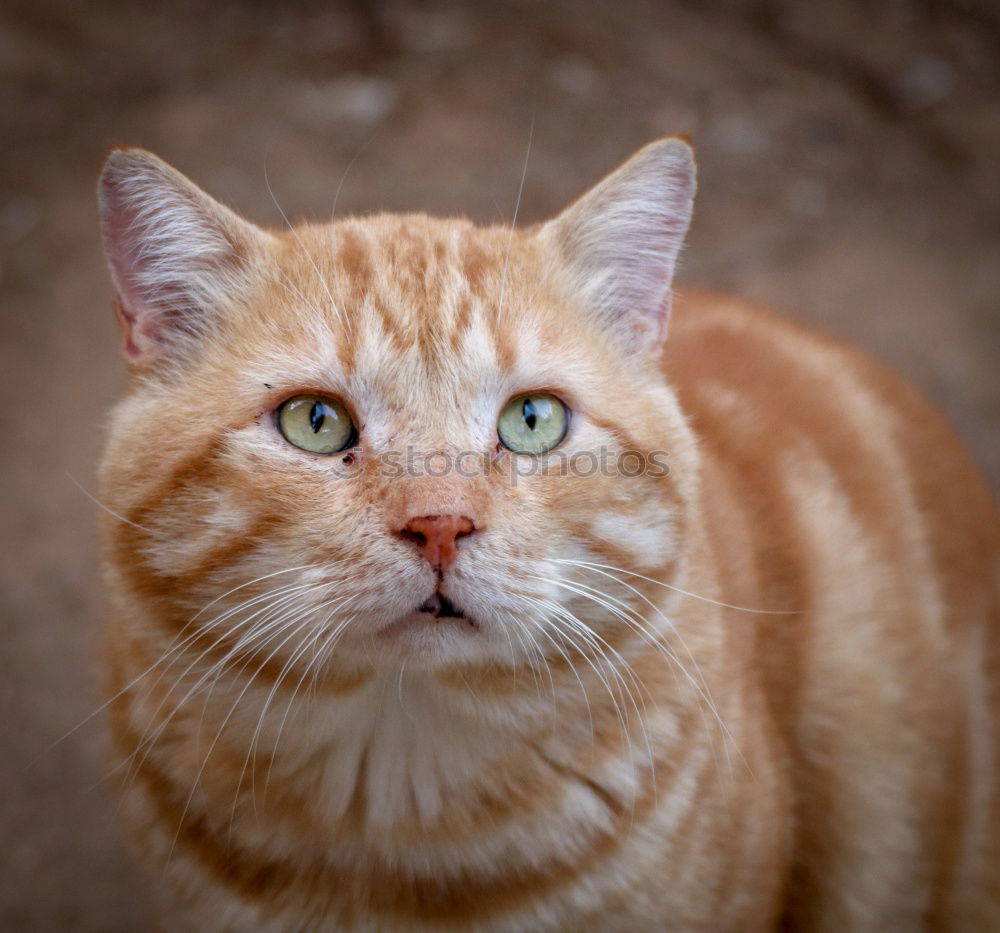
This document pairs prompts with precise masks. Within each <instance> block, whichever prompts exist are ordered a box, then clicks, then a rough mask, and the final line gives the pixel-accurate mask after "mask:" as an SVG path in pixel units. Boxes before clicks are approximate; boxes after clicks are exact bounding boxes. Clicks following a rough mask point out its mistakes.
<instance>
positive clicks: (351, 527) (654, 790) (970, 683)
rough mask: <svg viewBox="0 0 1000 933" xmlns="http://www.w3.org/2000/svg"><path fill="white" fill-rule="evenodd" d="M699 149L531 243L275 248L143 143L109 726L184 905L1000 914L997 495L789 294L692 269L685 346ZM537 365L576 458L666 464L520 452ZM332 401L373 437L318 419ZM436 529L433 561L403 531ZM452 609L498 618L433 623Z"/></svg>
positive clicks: (669, 158)
mask: <svg viewBox="0 0 1000 933" xmlns="http://www.w3.org/2000/svg"><path fill="white" fill-rule="evenodd" d="M686 151H687V150H686V147H684V146H682V144H680V143H676V142H670V141H667V142H665V143H659V144H654V146H651V147H648V148H647V149H646V150H644V151H643V153H640V154H639V156H637V157H636V158H635V159H634V160H633V161H632V162H630V163H628V165H626V166H625V168H623V169H622V170H621V171H620V172H619V173H617V174H616V175H614V176H612V177H611V179H609V180H608V181H607V182H605V183H602V185H601V186H599V187H598V188H596V189H595V190H594V191H593V192H592V193H591V194H590V195H588V196H585V198H584V199H582V200H581V202H579V204H578V205H576V206H574V207H573V208H571V209H570V210H569V211H568V212H567V214H566V215H564V216H563V217H562V218H560V219H557V220H556V221H554V222H552V223H551V224H549V225H543V226H542V227H540V228H535V229H532V230H528V231H517V230H510V229H507V228H486V229H482V228H478V227H475V226H473V225H471V224H469V223H467V222H465V221H459V220H436V219H431V218H428V217H424V216H407V217H397V216H390V215H383V216H376V217H370V218H364V219H349V220H344V221H338V222H336V223H331V224H328V225H305V226H300V227H297V228H295V229H294V230H291V231H289V232H286V233H265V232H263V231H260V230H257V229H256V228H254V227H251V226H250V225H249V224H246V223H245V222H243V221H241V220H239V218H237V217H236V216H235V215H233V214H230V213H229V212H227V211H224V210H223V209H222V208H219V207H218V206H217V205H214V204H213V203H212V202H210V200H209V199H208V198H207V196H205V195H203V194H201V193H200V192H197V189H194V188H193V186H190V183H188V182H186V180H184V179H183V178H182V177H181V176H178V175H176V173H173V172H172V170H170V169H168V168H167V167H166V166H163V164H162V163H159V162H158V160H155V158H154V157H152V156H149V155H148V154H142V153H138V152H136V151H128V150H127V151H124V152H122V153H118V154H114V155H113V156H112V157H111V160H110V161H109V165H108V167H107V168H106V170H105V175H104V182H103V187H102V211H103V215H104V221H105V238H106V246H107V248H108V254H109V259H110V261H111V265H112V271H113V273H114V274H115V276H116V281H117V283H118V286H119V291H120V293H121V294H122V300H123V301H124V302H125V303H126V305H127V306H128V308H127V311H126V310H122V311H120V312H119V318H120V321H121V323H122V326H123V329H124V330H125V348H126V355H127V356H128V357H129V359H130V362H131V364H132V368H133V385H132V388H131V391H130V393H129V395H128V397H127V398H126V399H125V400H124V401H123V402H122V403H121V404H120V405H119V407H118V408H117V410H116V412H115V415H114V418H113V422H112V428H111V436H110V441H109V446H108V450H107V455H106V457H105V461H104V466H103V496H104V501H105V502H106V503H107V504H108V507H109V509H110V510H111V511H112V513H113V514H114V516H115V517H110V516H109V517H108V519H107V521H106V523H105V525H106V527H105V534H106V544H107V548H106V553H107V560H106V565H105V566H106V581H107V587H108V591H109V594H110V597H111V603H112V613H111V618H110V621H109V626H108V638H107V657H108V670H109V678H108V682H109V689H110V690H111V691H112V694H113V695H114V697H115V699H114V702H113V704H112V707H111V717H110V718H111V727H112V734H113V736H114V739H115V747H116V750H117V753H118V755H119V756H120V759H121V770H122V774H123V777H124V778H125V780H124V789H123V800H124V805H125V812H126V815H127V819H128V823H129V826H130V827H131V829H132V833H133V836H134V838H135V840H136V842H137V845H138V846H139V848H140V849H142V850H143V852H144V853H145V855H146V857H147V859H148V860H149V863H150V864H151V865H153V866H155V867H156V868H157V870H158V871H159V872H160V880H161V881H162V882H163V888H164V891H165V892H166V893H165V894H164V923H165V924H166V925H167V926H168V927H169V928H171V929H205V928H208V927H211V928H212V929H231V930H246V929H260V930H293V929H310V930H312V929H315V930H346V929H358V930H393V931H396V930H438V929H475V930H498V931H499V930H510V931H518V930H527V929H530V930H543V929H546V930H601V931H606V930H622V931H635V930H655V929H671V930H733V931H737V930H738V931H746V930H765V929H773V928H776V927H779V926H781V927H783V928H795V929H810V930H846V929H851V930H861V929H872V930H875V929H879V930H881V929H945V928H948V929H962V930H966V929H986V928H990V927H996V926H997V925H1000V843H998V841H997V839H996V835H995V833H993V832H991V827H995V826H996V825H998V821H1000V759H998V757H997V756H998V752H1000V725H998V723H1000V719H998V712H1000V697H998V690H1000V648H998V639H997V631H998V624H1000V620H998V600H997V585H996V559H997V553H998V540H997V538H998V534H997V522H996V512H995V507H994V504H993V502H992V500H991V498H990V496H989V493H988V492H987V490H986V489H985V487H984V485H983V483H982V481H981V479H980V478H979V477H978V475H977V473H976V471H975V469H974V467H973V466H972V465H971V463H970V462H969V461H968V458H967V457H966V455H965V454H964V452H963V451H962V450H961V448H960V446H959V445H958V443H957V442H956V441H955V439H954V438H953V436H952V434H951V432H950V431H949V429H948V428H947V427H946V426H945V425H944V424H943V423H942V422H941V421H940V419H939V418H938V416H937V415H936V414H935V413H934V412H933V411H931V410H930V409H929V408H928V406H927V405H926V404H925V403H924V402H923V401H921V400H920V399H919V398H918V397H917V396H916V395H915V393H914V392H913V391H912V390H910V389H909V388H908V387H907V386H905V385H904V384H902V383H901V382H900V381H899V380H898V379H896V378H895V377H893V376H892V375H890V374H887V373H886V372H885V371H884V370H882V369H880V368H879V367H878V366H877V365H876V364H875V363H873V362H872V361H871V360H869V359H868V358H866V357H865V356H864V355H862V354H861V353H859V352H857V351H855V350H852V349H850V348H848V347H845V346H843V345H841V344H839V343H837V342H835V341H833V340H830V339H828V338H825V337H821V336H817V335H815V334H813V333H810V332H808V331H806V330H803V329H801V328H799V327H797V326H796V325H794V324H792V323H790V322H788V321H786V320H784V319H782V318H780V317H778V316H776V315H774V314H772V313H770V312H767V311H763V310H759V309H756V308H752V307H749V306H746V305H744V304H740V303H738V302H735V301H732V300H729V299H724V298H720V297H716V296H712V295H686V296H682V297H681V298H680V299H678V300H677V301H676V302H675V306H674V309H673V312H672V314H671V317H670V321H669V335H668V337H667V340H666V350H665V353H663V355H662V358H661V357H660V353H659V340H660V338H661V337H662V334H663V331H664V329H665V327H666V316H665V310H664V309H665V308H666V307H667V301H668V294H667V293H666V292H664V291H663V288H664V287H665V288H669V280H670V276H671V274H672V271H673V263H674V260H675V258H676V249H677V248H678V247H679V244H680V238H681V237H682V236H683V230H684V228H685V227H686V222H687V221H686V215H685V214H684V212H685V211H686V210H689V205H690V195H691V193H692V192H693V176H689V174H687V173H688V166H689V161H690V157H689V156H688V155H687V154H686ZM657 173H658V174H657ZM653 175H656V178H655V179H654V178H653V177H652V176H653ZM654 181H655V182H656V184H662V185H666V186H667V187H668V188H669V189H670V191H671V192H673V194H672V195H671V197H669V198H667V199H666V200H665V206H661V207H657V206H656V205H655V204H654V205H653V207H651V208H648V212H647V214H648V216H646V220H645V221H644V222H645V223H646V224H647V226H646V227H645V228H644V229H643V230H640V231H638V232H636V231H634V230H633V227H634V225H635V224H636V223H637V222H638V221H636V220H635V216H637V213H636V210H634V209H633V208H634V207H635V204H639V203H640V201H641V204H640V207H641V208H642V210H646V209H647V207H648V204H647V203H646V201H645V200H642V199H646V198H652V199H653V200H654V201H655V197H654V195H651V194H649V193H648V192H649V191H652V190H654V189H655V185H654V184H653V182H654ZM622 198H625V201H624V206H623V202H622ZM629 199H631V200H629ZM622 206H623V209H622V210H621V211H620V213H619V214H617V215H615V213H614V212H615V210H616V209H617V208H618V207H622ZM642 210H639V211H638V213H640V214H641V213H642ZM609 217H613V218H614V223H613V224H612V222H611V221H610V220H608V218H609ZM607 225H610V227H608V226H607ZM192 229H194V230H195V232H196V233H197V237H196V239H197V242H198V244H200V245H199V247H198V251H197V252H195V251H194V250H193V249H188V251H187V253H185V249H186V247H185V243H188V242H189V241H190V237H191V230H192ZM608 229H610V230H611V233H612V234H613V235H611V236H608V237H607V238H606V239H603V240H602V237H604V236H605V234H606V233H607V232H608ZM633 233H635V238H634V239H633V240H629V237H630V236H631V235H632V234H633ZM129 237H131V238H133V239H135V240H138V242H140V243H143V242H144V243H145V244H146V250H145V252H141V251H140V252H135V251H134V250H130V249H129V248H128V247H129V246H130V240H129ZM143 238H145V239H143ZM657 238H662V239H663V240H664V242H667V243H669V247H668V248H667V247H665V248H664V249H663V250H661V251H659V252H658V249H659V248H658V247H657V245H656V244H657V242H658V239H657ZM595 243H596V244H597V245H596V246H595ZM621 243H623V244H624V246H623V247H622V251H621V252H620V253H616V252H615V250H616V249H617V248H618V246H619V245H620V244H621ZM131 245H134V244H131ZM625 247H627V248H628V249H625ZM598 253H599V254H600V256H601V261H602V262H603V261H609V262H610V261H618V262H621V263H625V265H622V266H621V267H620V270H619V271H620V272H621V275H620V276H619V277H617V278H616V277H614V276H611V277H609V276H607V275H605V274H604V272H603V270H596V271H595V270H594V268H593V266H592V265H586V263H592V262H593V261H594V259H593V257H594V256H595V255H597V254H598ZM636 256H640V257H643V256H648V259H643V260H642V262H641V263H639V264H638V265H637V264H636V263H637V261H636V260H635V257H636ZM136 257H139V258H136ZM581 257H583V258H581ZM609 257H610V258H609ZM585 260H586V263H585ZM142 263H146V265H142ZM648 268H654V269H655V270H656V274H655V275H653V274H652V273H649V274H648V275H647V271H648ZM588 276H590V278H588ZM144 277H145V278H144ZM189 282H194V283H195V284H192V285H191V287H190V289H188V287H187V283H189ZM664 283H665V285H664ZM195 285H196V286H197V287H195ZM647 298H648V301H647ZM644 301H646V303H647V304H648V308H646V310H645V311H644V312H643V313H642V315H640V310H641V308H642V305H643V303H644ZM130 328H135V331H134V332H132V331H131V330H130ZM536 391H546V392H551V393H554V394H556V395H558V396H559V397H560V398H561V399H562V400H563V401H564V402H565V403H566V404H567V405H568V406H569V408H570V410H571V412H572V418H571V423H570V424H571V426H570V431H569V433H568V434H567V437H566V440H565V441H564V442H563V446H562V448H560V449H561V450H562V451H563V453H565V454H566V455H567V456H572V455H573V454H587V453H590V452H594V451H597V450H599V449H604V450H606V451H609V452H610V454H611V455H612V456H613V457H616V456H619V455H621V454H622V453H623V452H637V453H641V454H642V455H643V456H644V457H649V456H651V455H652V454H653V453H654V452H657V451H661V452H667V453H668V454H669V466H670V469H669V472H666V473H665V474H664V473H658V474H656V475H654V473H652V472H646V473H644V474H642V475H638V476H627V477H626V476H622V475H618V476H614V477H609V476H605V475H601V474H600V471H598V472H596V473H595V474H593V475H583V472H582V471H579V470H578V471H576V472H573V471H572V470H568V469H566V468H563V469H553V470H552V471H550V472H549V474H548V475H542V474H541V473H540V472H536V473H535V474H534V475H521V474H518V475H516V476H514V475H513V474H512V472H511V470H512V469H513V468H514V467H516V466H518V464H522V465H523V458H522V457H515V455H514V454H512V453H511V452H510V451H506V450H504V449H502V447H501V445H499V444H498V443H497V435H496V418H497V416H498V414H499V412H500V410H501V409H502V408H503V406H504V404H505V403H506V402H507V401H508V400H509V399H510V398H512V397H516V396H517V395H519V394H521V393H525V392H536ZM304 392H313V393H320V394H324V395H329V396H332V397H336V398H338V399H340V400H341V401H342V402H343V404H344V405H345V407H346V408H347V410H348V411H349V412H350V414H351V417H352V418H353V420H354V423H355V425H356V427H357V429H358V432H359V442H358V445H357V446H356V447H355V448H352V449H351V450H350V451H349V452H345V453H344V454H343V455H334V456H333V457H330V458H323V457H319V456H316V455H313V454H309V453H307V452H304V451H302V450H299V449H297V448H295V447H292V446H291V445H290V444H288V443H287V442H285V441H284V440H283V438H282V437H281V435H280V433H279V431H278V430H277V427H276V423H275V416H274V412H275V410H276V409H277V408H278V407H279V406H280V404H281V403H282V402H283V401H284V400H285V399H287V398H290V397H292V396H295V395H297V394H301V393H304ZM407 449H413V450H416V451H421V452H424V453H436V454H444V453H447V454H451V455H453V456H454V455H456V454H457V453H459V452H462V451H465V452H470V453H472V454H474V455H475V456H476V457H477V458H479V459H478V460H477V461H476V462H478V463H482V464H483V468H482V469H479V470H475V471H473V475H468V476H461V475H458V474H457V473H456V472H455V471H454V470H452V471H451V472H449V473H448V474H447V475H441V476H435V475H427V474H426V473H425V474H424V475H408V474H405V473H404V474H403V475H399V474H398V473H392V471H391V470H387V469H386V465H385V457H386V455H387V453H390V452H393V451H396V452H399V451H405V450H407ZM345 458H346V459H345ZM335 467H336V468H337V470H340V471H341V472H343V473H344V475H337V473H336V472H335V470H334V468H335ZM437 515H454V516H463V517H466V516H468V517H470V520H469V521H463V522H462V523H456V525H455V526H456V527H459V525H460V526H461V527H462V528H463V529H465V531H463V534H465V535H466V537H463V538H462V539H461V540H459V541H457V542H456V544H455V546H454V553H451V552H449V555H450V557H451V558H454V566H450V564H449V566H448V567H447V569H445V570H444V571H443V572H442V574H441V578H440V579H438V578H437V577H436V576H435V572H434V570H433V569H432V568H431V566H430V565H429V563H428V561H427V560H426V559H425V558H424V557H423V555H422V554H421V552H420V551H419V549H415V548H414V547H413V546H412V542H408V541H406V540H405V539H403V538H402V537H401V536H400V532H399V530H400V529H401V528H403V527H405V526H407V523H409V522H411V521H412V520H413V519H414V517H415V516H437ZM473 523H474V527H475V533H474V534H472V533H471V532H470V531H469V529H470V528H472V525H473ZM414 527H423V526H414ZM296 587H297V589H296ZM436 591H437V592H440V593H442V594H443V595H445V596H446V597H447V598H448V599H449V600H452V601H454V602H455V603H456V604H458V605H459V606H461V607H463V608H464V609H465V610H466V611H467V612H468V614H469V616H470V617H471V619H472V621H467V620H461V622H460V621H459V620H451V621H447V622H442V623H440V624H436V625H425V624H424V623H420V624H419V625H417V624H416V623H413V622H407V623H406V625H403V626H402V627H400V623H397V622H395V621H394V620H396V619H398V618H400V617H402V618H404V619H409V618H410V616H409V615H407V614H408V613H412V612H413V610H414V607H416V606H418V605H419V604H420V603H422V602H423V601H424V599H426V598H427V596H428V595H429V594H432V593H434V592H436ZM338 626H341V627H340V628H338ZM328 649H329V650H328Z"/></svg>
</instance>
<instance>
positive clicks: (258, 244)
mask: <svg viewBox="0 0 1000 933" xmlns="http://www.w3.org/2000/svg"><path fill="white" fill-rule="evenodd" d="M97 200H98V206H99V208H100V215H101V232H102V236H103V240H104V253H105V256H106V257H107V260H108V265H109V266H110V268H111V275H112V278H113V280H114V284H115V288H116V290H117V293H118V295H117V302H116V306H115V313H116V315H117V317H118V323H119V325H120V327H121V330H122V351H123V353H124V355H125V358H126V359H127V360H128V362H129V364H130V365H132V366H134V367H136V368H140V369H146V368H150V367H154V366H156V365H159V364H162V363H177V362H181V361H182V360H183V359H184V358H185V357H188V356H190V355H192V354H193V352H194V351H195V350H196V348H197V343H198V341H199V340H200V338H202V337H203V336H204V335H205V334H206V333H207V332H208V331H209V330H210V329H211V327H212V323H213V319H214V317H215V316H216V315H217V314H219V313H220V312H221V311H222V310H223V309H224V308H225V306H226V305H227V304H230V303H232V302H233V301H234V300H238V297H239V294H240V293H241V292H242V291H244V290H245V289H247V287H248V286H249V285H250V273H251V270H252V269H253V268H254V267H255V264H257V263H259V260H260V257H261V255H262V252H263V251H264V250H265V249H266V248H267V241H268V239H269V235H268V234H267V233H265V232H264V231H263V230H260V229H259V228H258V227H255V226H254V225H253V224H250V223H248V222H247V221H245V220H243V219H241V218H240V217H237V215H236V214H234V213H233V212H232V211H230V210H229V209H228V208H226V207H223V206H222V205H221V204H219V203H218V202H217V201H215V200H213V199H212V198H210V197H209V196H208V195H207V194H205V193H204V192H203V191H202V190H201V189H200V188H198V187H197V186H196V185H195V184H194V183H193V182H191V181H189V180H188V179H187V178H185V177H184V176H183V175H182V174H181V173H180V172H178V171H176V170H175V169H173V168H171V167H170V166H169V165H167V164H166V162H164V161H162V160H161V159H158V158H157V157H156V156H154V155H153V154H152V153H150V152H146V151H145V150H143V149H116V150H115V151H113V152H112V153H111V154H110V155H109V156H108V159H107V161H106V162H105V163H104V168H103V170H102V172H101V178H100V181H99V183H98V187H97Z"/></svg>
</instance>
